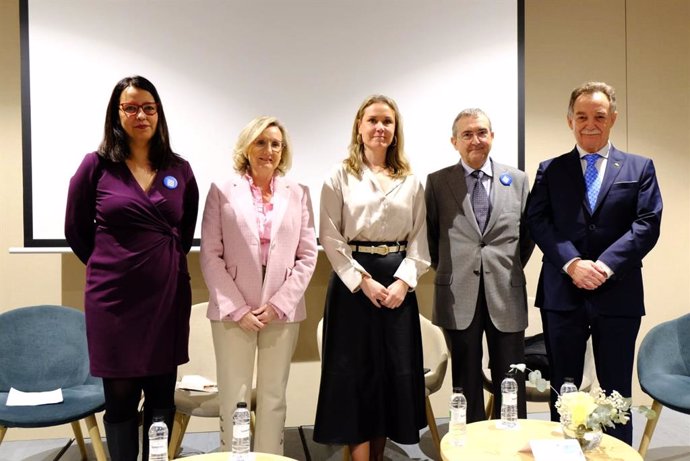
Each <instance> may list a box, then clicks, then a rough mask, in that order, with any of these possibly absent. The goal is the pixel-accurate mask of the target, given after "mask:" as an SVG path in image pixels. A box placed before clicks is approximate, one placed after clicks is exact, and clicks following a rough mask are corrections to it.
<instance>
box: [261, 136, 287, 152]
mask: <svg viewBox="0 0 690 461" xmlns="http://www.w3.org/2000/svg"><path fill="white" fill-rule="evenodd" d="M254 145H255V146H256V147H257V148H259V149H266V148H267V147H268V148H269V149H271V150H272V151H273V152H281V151H282V150H283V148H284V147H285V143H283V142H280V141H267V140H265V139H257V140H256V141H254Z"/></svg>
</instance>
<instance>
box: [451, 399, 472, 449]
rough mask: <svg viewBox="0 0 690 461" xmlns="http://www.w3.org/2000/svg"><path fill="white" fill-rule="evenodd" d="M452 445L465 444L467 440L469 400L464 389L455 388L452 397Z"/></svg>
mask: <svg viewBox="0 0 690 461" xmlns="http://www.w3.org/2000/svg"><path fill="white" fill-rule="evenodd" d="M448 433H449V434H450V443H451V445H453V446H456V447H458V446H461V445H464V444H465V441H466V439H467V399H466V398H465V395H464V394H463V393H462V387H454V388H453V393H452V394H451V396H450V422H449V423H448Z"/></svg>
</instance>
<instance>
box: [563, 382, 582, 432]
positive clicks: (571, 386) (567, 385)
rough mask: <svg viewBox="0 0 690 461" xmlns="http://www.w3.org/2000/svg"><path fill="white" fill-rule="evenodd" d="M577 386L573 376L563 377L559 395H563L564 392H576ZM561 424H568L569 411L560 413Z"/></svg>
mask: <svg viewBox="0 0 690 461" xmlns="http://www.w3.org/2000/svg"><path fill="white" fill-rule="evenodd" d="M577 391H578V389H577V386H576V385H575V380H574V379H573V378H565V379H564V380H563V384H562V385H561V392H560V395H561V397H562V396H564V395H565V394H569V393H571V392H577ZM561 424H563V425H565V426H567V425H568V424H570V413H568V412H565V411H564V413H563V414H561Z"/></svg>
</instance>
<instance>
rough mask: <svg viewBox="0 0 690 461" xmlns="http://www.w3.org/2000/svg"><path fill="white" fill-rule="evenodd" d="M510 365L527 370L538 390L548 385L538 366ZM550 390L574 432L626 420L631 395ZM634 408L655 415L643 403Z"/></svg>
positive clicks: (561, 413)
mask: <svg viewBox="0 0 690 461" xmlns="http://www.w3.org/2000/svg"><path fill="white" fill-rule="evenodd" d="M510 368H511V370H519V371H522V372H523V373H524V372H525V370H527V371H529V375H528V378H527V379H528V381H529V382H530V383H532V385H533V386H534V387H536V388H537V390H538V391H539V392H544V391H546V390H547V388H549V385H548V383H547V381H546V380H545V379H544V378H542V376H541V372H540V371H539V370H530V369H529V368H527V367H526V366H525V364H524V363H519V364H517V365H510ZM551 389H553V388H551ZM553 390H554V392H556V394H558V400H557V401H556V409H557V410H558V414H559V415H561V418H563V417H564V416H565V419H566V420H567V421H568V424H569V425H570V426H571V427H574V428H576V430H577V431H578V432H584V431H585V430H602V429H603V428H604V427H614V426H615V425H616V424H626V423H627V422H628V421H630V408H631V405H632V399H631V398H625V397H623V396H622V395H621V394H620V393H619V392H618V391H613V392H611V394H610V395H608V396H607V395H606V393H605V392H604V390H603V389H596V390H594V391H592V392H591V393H587V392H582V391H578V392H570V393H567V394H564V395H560V394H559V393H558V391H556V389H553ZM637 411H639V412H640V413H642V414H643V415H644V416H646V417H647V419H654V418H656V412H655V411H654V410H651V409H650V408H647V407H645V406H640V407H639V408H638V410H637Z"/></svg>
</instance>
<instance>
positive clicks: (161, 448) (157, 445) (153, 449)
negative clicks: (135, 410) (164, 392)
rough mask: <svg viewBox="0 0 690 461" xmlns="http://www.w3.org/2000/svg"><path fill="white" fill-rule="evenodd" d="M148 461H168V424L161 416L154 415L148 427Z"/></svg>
mask: <svg viewBox="0 0 690 461" xmlns="http://www.w3.org/2000/svg"><path fill="white" fill-rule="evenodd" d="M148 461H168V426H166V425H165V422H164V421H163V417H162V416H154V417H153V424H151V427H150V428H149V460H148Z"/></svg>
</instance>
